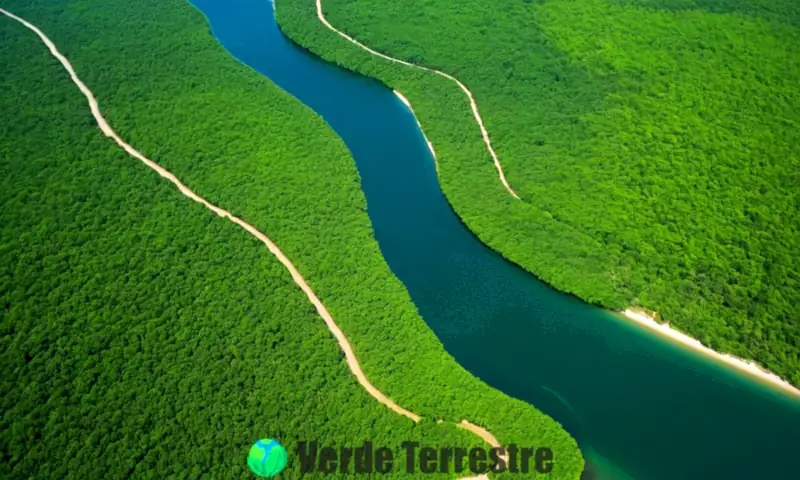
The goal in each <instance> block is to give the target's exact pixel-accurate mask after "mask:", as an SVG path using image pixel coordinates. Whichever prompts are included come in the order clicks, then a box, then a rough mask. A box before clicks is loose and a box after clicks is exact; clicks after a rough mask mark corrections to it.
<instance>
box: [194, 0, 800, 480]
mask: <svg viewBox="0 0 800 480" xmlns="http://www.w3.org/2000/svg"><path fill="white" fill-rule="evenodd" d="M192 4H194V5H195V6H196V7H197V8H198V9H199V10H200V11H202V12H203V13H204V14H205V15H206V17H207V18H208V20H209V22H210V24H211V27H212V30H213V33H214V35H215V36H216V37H217V39H218V40H219V41H220V43H221V44H222V45H223V46H224V47H225V48H226V49H227V50H228V51H229V52H230V53H231V54H232V55H233V56H235V57H236V58H238V59H239V60H240V61H241V62H243V63H245V64H246V65H249V66H250V67H252V68H253V69H254V70H256V71H258V72H259V73H261V74H263V75H265V76H267V77H268V78H270V79H271V80H272V81H273V82H275V83H276V84H278V85H279V86H280V87H281V88H283V89H284V90H286V91H287V92H289V93H290V94H292V95H293V96H295V97H296V98H298V99H299V100H300V101H302V102H303V103H304V104H306V105H307V106H308V107H310V108H311V109H313V110H314V111H316V112H317V113H318V114H319V115H321V116H322V117H323V118H324V119H325V120H326V121H327V123H328V124H329V125H330V126H331V128H333V129H334V130H335V131H336V132H337V134H338V135H339V136H340V137H341V138H342V139H343V140H344V142H345V144H346V145H347V147H348V148H349V149H350V151H351V153H352V154H353V157H354V158H355V161H356V164H357V166H358V169H359V173H360V175H361V180H362V187H363V189H364V192H365V195H366V197H367V202H368V213H369V216H370V218H371V220H372V225H373V228H374V229H375V234H376V237H377V239H378V242H379V244H380V247H381V251H382V252H383V255H384V257H385V259H386V261H387V263H388V264H389V266H390V267H391V268H392V271H393V272H394V273H395V275H397V277H398V278H399V279H400V280H401V281H402V282H403V283H404V284H405V286H406V288H407V289H408V291H409V293H410V294H411V297H412V299H413V300H414V303H415V304H416V306H417V308H418V309H419V311H420V313H421V314H422V316H423V318H424V319H425V321H426V322H427V324H428V325H429V326H430V328H431V329H432V330H433V331H434V332H435V333H436V335H437V336H438V338H439V339H440V340H441V342H442V343H443V344H444V347H445V348H446V349H447V351H448V352H450V354H451V355H453V356H454V357H455V358H456V360H458V362H459V363H460V364H461V365H463V366H464V367H465V368H466V369H468V370H469V371H470V372H472V373H473V374H474V375H476V376H478V377H480V378H481V379H482V380H484V381H486V382H487V383H489V384H490V385H492V386H493V387H495V388H497V389H499V390H502V391H503V392H505V393H507V394H508V395H511V396H514V397H516V398H519V399H522V400H524V401H526V402H529V403H531V404H533V405H534V406H536V407H537V408H539V409H540V410H542V411H544V412H545V413H547V414H549V415H551V416H552V417H553V418H555V419H556V420H557V421H558V422H560V423H561V424H562V425H564V427H565V428H566V429H567V430H568V431H569V432H570V433H571V434H572V435H573V436H574V437H575V438H576V439H577V440H578V442H579V444H580V446H581V449H582V451H583V453H584V456H585V457H586V458H587V460H588V463H589V465H588V466H587V472H586V475H585V477H586V478H592V479H598V480H623V479H624V478H631V479H635V480H674V479H687V480H693V479H697V480H712V479H726V480H729V479H748V478H774V479H782V478H794V476H795V475H796V466H795V465H794V463H795V462H794V458H793V455H794V454H795V452H796V451H797V450H798V448H799V447H800V434H798V432H800V401H797V400H796V399H794V398H791V397H790V396H789V395H788V394H787V393H785V392H781V391H779V390H777V389H775V388H772V387H770V386H766V385H764V384H763V383H762V382H758V381H756V380H754V379H752V378H751V377H749V376H747V375H744V374H742V373H739V372H735V371H733V370H732V369H730V368H729V367H727V366H724V365H720V364H719V363H718V362H715V361H713V360H710V359H707V358H705V357H703V356H701V355H700V354H698V353H696V352H693V351H690V350H687V349H686V348H685V347H682V346H680V345H677V344H674V343H672V342H670V341H667V340H664V339H662V338H659V337H657V336H655V335H654V334H653V333H651V332H647V331H644V330H643V329H642V328H641V327H639V326H637V325H633V324H631V323H630V322H628V321H627V320H625V319H623V318H621V316H619V315H617V314H614V313H611V312H607V311H604V310H602V309H599V308H596V307H592V306H590V305H587V304H586V303H584V302H582V301H580V300H578V299H576V298H574V297H570V296H568V295H564V294H561V293H559V292H557V291H555V290H553V289H551V288H549V287H548V286H547V285H545V284H544V283H542V282H540V281H539V280H537V279H536V278H535V277H533V276H532V275H530V274H528V273H526V272H524V271H523V270H522V269H520V268H518V267H517V266H515V265H513V264H510V263H509V262H507V261H505V260H504V259H503V258H502V257H500V256H499V255H498V254H496V253H494V252H492V251H491V250H489V249H488V248H487V247H485V246H484V245H482V244H481V243H480V242H479V241H478V240H477V239H476V238H475V237H474V236H473V235H472V234H471V233H470V232H469V231H468V230H467V229H466V228H465V227H464V226H463V225H462V224H461V222H460V221H459V219H458V218H457V217H456V215H455V214H454V213H453V211H452V209H451V208H450V206H449V204H448V203H447V201H446V199H445V198H444V196H443V194H442V193H441V190H440V188H439V185H438V180H437V177H436V170H435V166H434V161H433V158H432V156H431V153H430V151H429V150H428V147H427V145H426V143H425V141H424V139H423V137H422V134H421V132H420V131H419V129H418V127H417V124H416V122H415V120H414V118H413V116H412V115H411V113H410V112H409V110H408V109H407V108H406V107H405V106H404V105H403V104H402V102H401V101H400V100H399V99H398V98H397V97H396V96H395V95H394V94H393V93H392V91H391V90H390V89H389V88H387V87H385V86H383V85H380V84H378V83H377V82H375V81H373V80H370V79H367V78H364V77H360V76H358V75H355V74H351V73H348V72H346V71H344V70H342V69H339V68H337V67H335V66H333V65H330V64H327V63H325V62H323V61H322V60H320V59H318V58H316V57H314V56H312V55H310V54H308V53H307V52H305V51H303V50H302V49H301V48H299V47H297V46H296V45H294V44H292V43H291V41H289V40H288V39H287V38H286V37H285V36H283V34H282V33H281V32H280V30H279V29H278V27H277V26H276V24H275V20H274V16H273V10H272V8H273V7H272V5H271V4H270V2H269V1H268V0H227V1H225V2H222V1H220V0H193V1H192ZM278 8H280V2H278ZM353 48H356V47H353ZM454 88H456V87H455V86H454ZM410 100H411V101H412V102H413V99H410ZM465 108H468V106H467V103H466V100H465ZM264 115H265V117H266V116H267V115H269V112H264ZM476 128H477V126H476ZM434 147H435V144H434ZM498 188H502V187H501V186H500V184H499V182H498ZM266 233H267V234H268V233H269V232H266ZM323 301H324V299H323ZM432 388H433V386H432ZM386 393H387V394H388V395H389V396H391V394H392V392H386ZM500 440H501V441H502V439H500Z"/></svg>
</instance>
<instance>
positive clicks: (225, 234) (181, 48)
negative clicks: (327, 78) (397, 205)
mask: <svg viewBox="0 0 800 480" xmlns="http://www.w3.org/2000/svg"><path fill="white" fill-rule="evenodd" d="M3 7H4V8H7V9H9V10H11V11H12V12H14V13H16V14H18V15H20V16H22V17H23V18H26V19H27V20H29V21H31V22H32V23H34V24H35V25H37V26H39V27H40V28H41V29H42V30H43V31H44V32H45V33H46V34H47V35H48V36H49V37H50V38H51V39H52V40H53V41H54V42H55V43H56V44H57V45H58V47H59V49H60V50H61V51H62V52H63V53H64V54H65V55H66V56H67V57H68V58H69V59H70V61H71V62H72V63H73V65H74V66H75V68H76V70H77V72H78V74H79V75H80V76H81V78H82V79H83V80H84V82H86V84H87V85H88V86H89V87H90V88H91V89H92V90H93V92H94V94H95V96H96V97H97V98H98V100H99V102H100V107H101V110H102V111H103V113H104V115H105V116H106V118H108V120H109V122H110V123H111V124H112V125H113V126H114V128H115V129H116V130H117V132H118V133H119V134H120V135H121V136H122V137H123V138H125V139H126V140H127V141H129V142H130V143H131V144H132V145H134V146H135V147H136V148H137V149H139V150H140V151H142V152H143V153H144V154H145V155H147V156H149V157H150V158H153V159H155V160H156V161H158V162H159V163H161V164H163V165H164V166H165V167H166V168H168V169H170V170H171V171H173V172H174V173H175V174H176V175H177V176H178V177H179V178H181V179H182V180H183V181H184V182H185V183H186V184H187V186H189V188H192V189H194V190H195V191H197V192H198V193H199V194H200V195H202V196H204V197H205V198H207V199H208V200H209V201H211V202H212V203H215V204H217V205H219V206H221V207H223V208H226V209H228V210H230V211H232V213H234V214H235V215H239V216H241V217H243V218H245V219H246V220H247V221H249V222H250V223H252V224H253V225H255V226H256V227H257V228H259V229H260V230H262V231H264V232H266V233H267V234H268V235H269V236H270V237H271V238H273V239H274V240H275V241H276V243H278V245H280V246H281V248H282V250H284V252H285V253H286V254H287V255H288V256H289V257H290V258H291V259H292V260H293V262H294V263H295V264H296V265H297V267H298V269H299V270H300V271H301V272H302V273H303V274H304V276H306V278H307V279H308V280H309V283H310V284H311V286H312V287H313V288H314V289H315V291H316V292H317V294H318V295H319V296H320V298H321V299H322V300H323V301H324V302H325V303H326V305H327V306H328V308H329V309H330V311H331V313H332V314H333V316H334V318H336V320H337V322H338V323H339V324H340V325H341V327H342V330H343V331H344V332H345V334H346V335H347V336H348V338H350V340H351V342H352V343H353V345H354V348H355V350H356V353H357V355H358V356H359V358H360V359H361V361H362V364H363V366H364V370H365V371H366V373H367V375H368V376H369V377H370V379H371V380H372V381H373V383H374V384H375V385H376V386H377V387H378V388H379V389H381V390H382V391H384V392H386V393H387V394H388V395H389V396H391V397H392V398H393V399H394V400H395V401H397V402H398V403H400V404H401V405H403V406H404V407H406V408H409V409H411V410H413V411H415V412H417V413H419V414H421V415H423V416H424V417H425V419H424V420H423V421H422V422H421V423H420V424H419V425H414V424H412V422H410V421H409V420H407V419H405V418H403V417H401V416H399V415H396V414H394V413H392V412H391V411H389V410H388V409H386V408H385V407H383V406H381V405H380V404H378V403H377V402H376V401H375V400H374V399H372V398H371V397H370V396H368V394H367V393H366V392H364V391H363V389H362V388H361V387H360V386H359V385H358V384H357V382H356V381H355V379H354V378H353V377H352V375H351V374H350V373H349V371H348V370H347V367H346V365H345V363H344V361H343V355H342V353H341V352H340V351H339V350H338V346H337V344H336V343H335V341H334V339H333V337H332V335H331V334H330V333H329V332H328V331H327V329H326V327H325V325H324V323H323V322H322V320H321V319H320V318H319V317H318V316H317V315H316V314H315V311H314V309H313V307H312V305H311V304H310V303H309V302H308V301H307V299H306V298H305V296H304V295H303V294H302V293H301V292H300V291H299V289H298V288H297V287H296V286H295V285H294V284H293V283H292V281H291V279H290V277H289V275H288V274H287V272H286V271H285V270H284V269H283V268H282V266H281V265H280V264H279V263H278V262H277V261H276V260H275V259H274V258H273V257H272V256H271V255H270V254H269V252H268V251H267V249H266V248H265V247H264V246H263V245H262V244H260V243H259V242H258V241H257V240H255V239H254V238H252V237H251V236H249V235H248V234H247V233H246V232H244V231H243V230H241V229H240V228H238V227H237V226H235V225H233V224H232V223H230V222H229V221H227V220H224V219H220V218H219V217H217V216H216V215H214V214H213V213H211V212H210V211H208V210H206V209H205V208H203V207H202V206H201V205H199V204H196V203H193V202H191V201H190V200H189V199H187V198H186V197H184V196H182V195H181V194H180V193H179V192H177V190H176V189H175V188H174V187H173V186H172V185H171V184H169V183H167V182H166V180H164V179H162V178H160V177H159V176H158V175H157V174H155V173H154V172H152V171H151V170H149V169H147V168H146V167H145V166H144V165H142V164H141V163H139V162H138V161H137V160H135V159H132V158H130V157H129V156H128V155H126V154H125V153H124V152H123V151H121V150H120V149H119V148H117V147H116V145H114V144H113V142H112V141H111V140H109V139H107V138H105V137H104V136H103V135H102V134H101V133H100V132H99V130H98V129H97V128H96V126H95V124H94V120H93V118H92V117H91V116H90V113H89V110H88V106H87V104H86V102H85V99H84V98H83V97H82V96H81V95H80V93H79V91H78V90H77V88H76V87H75V86H74V85H73V84H72V83H71V82H70V80H69V78H68V76H67V74H66V73H65V72H64V70H63V68H62V67H61V65H60V64H58V62H57V60H55V59H54V58H53V57H52V56H50V54H49V52H48V51H47V49H46V47H45V46H44V45H43V44H41V42H40V41H39V39H38V38H37V37H36V36H35V35H34V34H33V33H32V32H30V31H28V30H27V29H25V28H24V27H23V26H21V25H19V24H18V23H16V22H14V21H12V20H10V19H7V18H5V17H2V18H0V62H1V63H2V68H0V86H2V89H3V92H4V93H3V95H2V96H0V110H1V111H3V112H5V113H9V112H10V113H11V114H10V115H4V116H3V122H2V123H0V203H1V204H2V205H3V208H2V209H0V229H2V230H1V231H2V242H0V347H1V348H0V369H2V371H3V376H2V379H0V409H1V410H2V417H0V418H2V420H0V477H2V478H9V479H23V478H75V479H86V478H92V479H94V478H104V479H105V478H108V479H112V478H130V477H134V478H158V479H161V478H201V477H202V478H229V477H232V478H244V477H246V476H247V475H248V473H247V466H246V463H245V459H246V456H247V450H248V448H249V447H250V444H251V443H252V442H253V441H254V440H256V439H258V438H262V437H265V436H270V437H274V438H278V439H280V440H281V441H282V442H283V443H284V444H285V445H286V446H287V447H288V449H289V456H290V459H289V465H288V467H287V471H286V473H284V474H283V475H284V476H285V477H286V478H299V476H300V472H299V463H298V462H297V461H296V454H295V452H294V450H293V449H294V447H295V445H294V443H293V442H294V441H295V440H302V439H317V440H319V441H320V442H323V443H330V444H333V445H336V446H341V445H358V444H359V443H360V442H363V441H364V440H371V441H373V442H374V443H376V444H386V445H390V446H393V445H398V446H399V443H400V442H401V441H402V440H421V441H423V442H425V443H427V444H435V445H439V446H442V445H464V446H469V445H473V444H476V443H478V440H477V439H476V437H474V436H473V435H471V434H467V433H466V432H463V431H461V430H458V429H456V428H454V427H452V426H451V425H437V424H436V423H435V422H434V421H433V419H434V418H438V417H443V418H445V419H447V420H453V421H459V420H461V419H462V418H467V419H470V420H472V421H473V422H475V423H478V424H480V425H484V426H486V427H487V428H489V429H490V430H491V431H492V432H493V433H495V434H496V435H497V437H498V438H499V439H500V440H501V441H502V442H504V443H511V442H515V443H518V444H520V445H534V446H542V445H546V446H550V447H552V448H553V449H554V451H555V458H556V460H557V464H556V470H555V472H554V474H553V475H551V476H550V477H551V478H558V479H576V478H578V476H579V473H580V470H581V468H582V464H583V462H582V459H581V457H580V454H579V452H578V450H577V448H576V445H575V442H574V441H573V440H572V439H571V438H570V437H569V436H568V435H567V434H566V433H565V432H564V431H563V430H562V429H561V428H560V427H559V426H558V425H557V424H556V423H555V422H554V421H552V420H551V419H550V418H549V417H546V416H544V415H543V414H541V413H540V412H538V411H536V410H535V409H534V408H532V407H531V406H529V405H527V404H525V403H523V402H520V401H517V400H513V399H510V398H508V397H506V396H505V395H503V394H501V393H499V392H497V391H495V390H492V389H490V388H489V387H488V386H486V385H485V384H483V383H482V382H480V381H479V380H477V379H475V378H474V377H472V376H471V375H469V374H468V373H467V372H466V371H465V370H463V369H462V368H461V367H460V366H458V365H457V364H456V363H455V361H454V360H453V359H452V358H451V357H450V356H449V355H447V353H446V352H445V351H444V350H443V348H442V346H441V344H440V343H439V342H438V340H437V339H436V337H435V336H434V334H433V333H432V332H431V331H430V330H429V329H428V328H427V326H426V325H425V323H424V322H423V321H422V319H421V318H420V317H419V315H418V313H417V312H416V310H415V309H414V306H413V304H412V303H411V301H410V299H409V297H408V294H407V292H406V291H405V289H404V288H403V286H402V284H401V283H400V282H399V281H398V280H397V279H396V278H394V277H393V276H392V274H391V272H390V270H389V268H388V267H387V266H386V264H385V263H384V261H383V259H382V257H381V255H380V251H379V249H378V246H377V243H376V242H375V241H374V239H373V236H372V231H371V228H370V224H369V219H368V217H367V215H366V213H365V210H366V208H365V207H366V203H365V199H364V197H363V194H362V192H361V190H360V186H359V181H358V175H357V172H356V169H355V165H354V163H353V161H352V159H351V158H350V157H349V155H348V153H347V150H346V148H345V146H344V145H343V144H342V142H341V141H340V140H339V139H338V138H337V137H336V136H335V135H334V133H333V132H332V131H331V130H330V129H328V128H327V127H326V126H325V124H324V122H323V121H322V119H320V118H318V117H317V116H315V115H313V114H312V113H311V112H310V111H309V110H308V109H306V108H305V107H303V106H302V105H301V104H299V102H297V101H296V100H294V99H292V98H291V97H290V96H289V95H287V94H285V93H284V92H282V91H281V90H280V89H279V88H277V87H276V86H274V85H273V84H271V83H270V82H269V81H267V80H266V79H264V78H262V77H260V76H258V75H256V74H255V73H253V72H252V71H250V70H249V69H247V68H245V67H244V66H242V65H241V64H239V63H238V62H237V61H236V60H234V59H233V58H231V57H230V56H229V55H228V54H227V53H226V52H225V51H224V50H223V49H222V47H220V46H219V45H218V44H217V42H216V41H215V40H214V38H213V37H212V36H211V35H210V33H209V30H208V26H207V24H206V23H205V21H204V19H203V18H202V16H201V15H200V14H199V13H198V12H197V11H195V10H194V9H193V8H191V7H190V6H189V5H188V3H185V2H183V1H182V0H166V1H165V0H158V1H156V0H147V1H144V2H136V3H135V4H131V3H130V2H122V1H121V0H109V1H104V2H100V1H97V0H85V1H82V2H69V3H66V2H61V1H53V0H51V1H45V2H37V3H36V4H33V5H32V4H30V3H29V2H23V1H21V0H13V1H10V2H6V4H4V5H3ZM321 158H325V161H320V159H321ZM383 477H384V476H382V478H383ZM391 477H397V478H399V477H403V478H405V477H406V475H405V474H403V473H401V472H400V471H399V470H398V471H397V473H396V474H394V475H392V476H391ZM444 477H447V478H449V477H450V476H446V475H445V476H442V478H444ZM282 478H283V477H282ZM514 478H520V476H519V475H515V476H514Z"/></svg>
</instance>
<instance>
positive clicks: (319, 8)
mask: <svg viewBox="0 0 800 480" xmlns="http://www.w3.org/2000/svg"><path fill="white" fill-rule="evenodd" d="M317 17H319V19H320V21H321V22H322V23H323V24H324V25H325V26H326V27H328V28H329V29H330V30H331V31H333V32H335V33H336V34H338V35H339V36H340V37H342V38H344V39H346V40H347V41H349V42H351V43H353V44H355V45H357V46H359V47H360V48H362V49H364V50H366V51H367V52H369V53H371V54H372V55H375V56H377V57H380V58H383V59H385V60H389V61H390V62H395V63H400V64H402V65H406V66H408V67H411V68H419V69H421V70H425V71H428V72H433V73H435V74H437V75H441V76H442V77H445V78H447V79H449V80H452V81H454V82H456V84H457V85H458V86H459V88H461V90H462V91H463V92H464V93H465V94H466V95H467V98H468V99H469V104H470V106H471V107H472V115H473V116H474V117H475V121H476V122H478V126H479V127H480V129H481V135H482V136H483V142H484V143H485V144H486V148H487V150H489V154H490V155H491V156H492V160H493V161H494V166H495V168H497V173H498V175H499V176H500V181H501V182H502V183H503V186H504V187H505V188H506V190H507V191H508V193H510V194H511V196H513V197H514V198H516V199H517V200H519V199H520V198H519V195H517V193H516V192H515V191H514V190H513V189H512V188H511V185H509V184H508V181H507V180H506V176H505V174H504V173H503V166H502V165H500V160H498V159H497V154H496V153H495V152H494V148H492V141H491V140H490V139H489V132H487V131H486V127H485V126H484V125H483V119H482V118H481V114H480V112H479V111H478V104H477V103H476V102H475V98H474V97H473V96H472V92H470V90H469V89H468V88H467V87H466V85H464V84H463V83H461V82H460V81H459V80H458V79H457V78H456V77H454V76H452V75H448V74H446V73H444V72H441V71H439V70H435V69H433V68H428V67H423V66H421V65H415V64H413V63H409V62H406V61H404V60H400V59H397V58H393V57H390V56H388V55H384V54H382V53H380V52H377V51H375V50H373V49H371V48H369V47H368V46H366V45H364V44H363V43H360V42H359V41H358V40H356V39H355V38H353V37H351V36H349V35H347V34H346V33H344V32H341V31H339V30H337V29H336V28H334V26H333V25H331V24H330V22H328V20H327V19H326V18H325V14H323V13H322V0H317ZM395 93H397V92H396V91H395ZM404 103H405V104H406V105H408V108H411V104H410V103H409V102H408V100H405V102H404ZM417 123H419V122H417ZM428 143H429V144H430V142H428ZM431 148H433V147H431Z"/></svg>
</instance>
